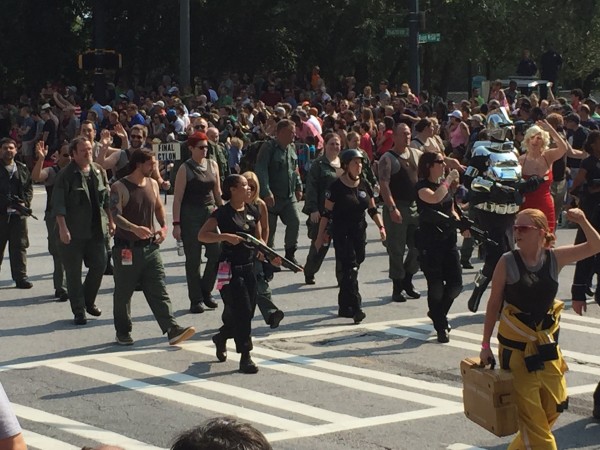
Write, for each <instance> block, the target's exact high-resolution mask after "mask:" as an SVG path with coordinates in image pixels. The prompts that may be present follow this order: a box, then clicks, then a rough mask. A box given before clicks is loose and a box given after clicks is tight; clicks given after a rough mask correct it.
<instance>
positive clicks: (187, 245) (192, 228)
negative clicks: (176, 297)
mask: <svg viewBox="0 0 600 450" xmlns="http://www.w3.org/2000/svg"><path fill="white" fill-rule="evenodd" d="M187 144H188V148H189V149H190V151H191V153H192V157H191V158H190V159H188V160H187V161H186V162H185V163H183V164H182V165H181V166H180V167H179V170H177V175H176V177H175V190H174V194H173V237H174V238H175V239H176V240H177V241H183V249H184V251H185V278H186V281H187V286H188V296H189V299H190V312H191V313H193V314H198V313H202V312H204V308H203V307H202V303H204V304H205V305H206V306H207V307H208V308H216V307H217V303H216V302H215V301H214V300H213V299H212V296H211V292H212V290H213V288H214V287H215V281H216V279H217V267H218V265H219V254H220V249H219V244H218V243H204V244H203V243H201V242H199V241H198V231H200V228H201V227H202V225H204V223H205V222H206V221H207V220H208V218H209V217H210V215H211V213H212V211H213V210H214V209H215V207H216V206H220V205H222V204H223V201H222V200H221V186H220V183H219V180H220V177H219V167H218V166H217V163H216V162H215V161H213V160H212V159H209V158H207V157H206V155H207V152H208V137H207V136H206V134H204V133H202V132H200V131H197V132H196V133H194V134H192V135H191V136H190V137H189V138H188V140H187ZM203 245H204V247H205V249H206V258H207V261H206V264H205V266H204V274H203V275H201V274H200V261H201V257H200V255H201V252H202V246H203Z"/></svg>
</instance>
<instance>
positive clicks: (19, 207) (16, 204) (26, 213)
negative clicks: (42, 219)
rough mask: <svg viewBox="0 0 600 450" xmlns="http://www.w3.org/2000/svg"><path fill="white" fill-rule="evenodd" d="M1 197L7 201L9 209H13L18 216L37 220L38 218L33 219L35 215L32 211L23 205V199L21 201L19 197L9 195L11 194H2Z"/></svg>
mask: <svg viewBox="0 0 600 450" xmlns="http://www.w3.org/2000/svg"><path fill="white" fill-rule="evenodd" d="M2 195H3V196H4V198H6V199H7V200H8V202H9V208H12V209H14V210H15V211H17V212H18V213H19V214H21V215H22V216H23V217H33V218H34V219H35V220H38V218H37V217H35V215H34V214H33V210H32V209H31V208H28V207H27V206H25V205H24V203H25V202H24V201H23V199H21V198H20V197H17V196H16V195H11V194H9V195H6V194H2Z"/></svg>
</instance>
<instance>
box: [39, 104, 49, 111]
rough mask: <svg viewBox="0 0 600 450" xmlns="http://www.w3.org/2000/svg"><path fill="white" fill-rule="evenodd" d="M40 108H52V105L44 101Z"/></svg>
mask: <svg viewBox="0 0 600 450" xmlns="http://www.w3.org/2000/svg"><path fill="white" fill-rule="evenodd" d="M40 109H41V110H42V111H44V110H46V109H52V106H50V103H44V104H43V105H42V107H41V108H40Z"/></svg>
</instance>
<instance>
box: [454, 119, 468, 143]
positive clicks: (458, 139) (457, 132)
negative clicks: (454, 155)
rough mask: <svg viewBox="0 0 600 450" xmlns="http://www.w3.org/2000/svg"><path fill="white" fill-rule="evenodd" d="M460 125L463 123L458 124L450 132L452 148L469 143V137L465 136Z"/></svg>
mask: <svg viewBox="0 0 600 450" xmlns="http://www.w3.org/2000/svg"><path fill="white" fill-rule="evenodd" d="M460 125H461V124H458V126H457V127H456V128H455V129H454V130H452V131H451V132H450V145H452V148H456V147H459V146H461V145H467V140H468V138H466V137H465V136H463V134H462V129H461V127H460Z"/></svg>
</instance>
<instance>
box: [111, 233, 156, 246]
mask: <svg viewBox="0 0 600 450" xmlns="http://www.w3.org/2000/svg"><path fill="white" fill-rule="evenodd" d="M155 241H156V238H155V237H154V236H153V237H151V238H148V239H139V240H137V241H128V240H127V239H121V238H118V237H115V247H125V248H134V247H147V246H148V245H151V244H154V242H155Z"/></svg>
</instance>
